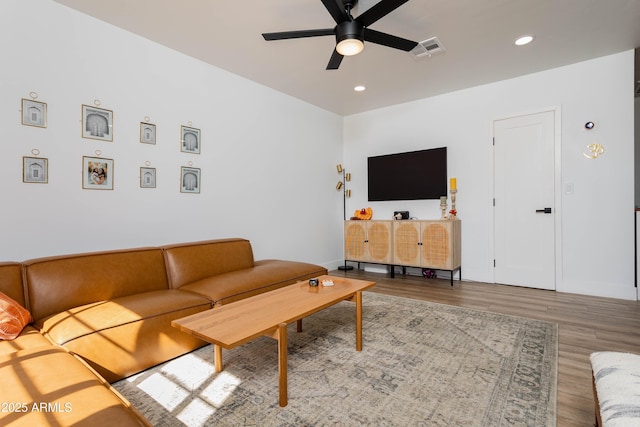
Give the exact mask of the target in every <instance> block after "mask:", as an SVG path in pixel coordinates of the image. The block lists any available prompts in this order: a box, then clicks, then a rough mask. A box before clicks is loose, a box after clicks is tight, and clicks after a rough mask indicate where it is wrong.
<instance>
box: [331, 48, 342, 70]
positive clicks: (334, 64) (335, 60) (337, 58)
mask: <svg viewBox="0 0 640 427" xmlns="http://www.w3.org/2000/svg"><path fill="white" fill-rule="evenodd" d="M342 58H344V56H342V55H341V54H339V53H338V51H337V50H335V49H334V50H333V54H332V55H331V59H329V63H328V64H327V70H337V69H338V68H339V67H340V63H341V62H342Z"/></svg>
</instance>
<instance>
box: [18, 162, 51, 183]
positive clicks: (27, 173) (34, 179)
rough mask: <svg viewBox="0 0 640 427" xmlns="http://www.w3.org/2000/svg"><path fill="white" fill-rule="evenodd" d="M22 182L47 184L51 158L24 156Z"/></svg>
mask: <svg viewBox="0 0 640 427" xmlns="http://www.w3.org/2000/svg"><path fill="white" fill-rule="evenodd" d="M22 182H26V183H29V184H34V183H35V184H47V183H48V182H49V160H48V159H45V158H42V157H23V158H22Z"/></svg>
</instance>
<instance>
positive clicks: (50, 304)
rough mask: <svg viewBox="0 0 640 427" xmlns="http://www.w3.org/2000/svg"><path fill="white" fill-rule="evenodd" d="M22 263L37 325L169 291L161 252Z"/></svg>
mask: <svg viewBox="0 0 640 427" xmlns="http://www.w3.org/2000/svg"><path fill="white" fill-rule="evenodd" d="M23 264H24V265H25V279H26V280H25V286H26V287H27V290H28V292H27V293H28V295H29V304H28V305H27V306H26V307H28V308H29V309H30V311H31V315H32V316H33V319H34V320H36V321H37V320H39V319H43V318H45V317H48V316H51V315H52V314H54V313H61V312H63V311H65V310H67V309H69V308H73V307H79V306H83V305H86V304H91V303H94V302H99V301H105V300H109V299H113V298H119V297H123V296H127V295H134V294H139V293H142V292H150V291H157V290H162V289H165V290H166V289H169V284H168V282H167V274H166V269H165V265H164V255H163V253H162V250H161V249H159V248H139V249H127V250H120V251H106V252H93V253H84V254H76V255H63V256H56V257H48V258H40V259H34V260H29V261H25V262H24V263H23Z"/></svg>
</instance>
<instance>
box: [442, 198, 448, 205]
mask: <svg viewBox="0 0 640 427" xmlns="http://www.w3.org/2000/svg"><path fill="white" fill-rule="evenodd" d="M440 204H441V205H446V204H447V196H441V197H440Z"/></svg>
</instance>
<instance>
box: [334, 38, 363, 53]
mask: <svg viewBox="0 0 640 427" xmlns="http://www.w3.org/2000/svg"><path fill="white" fill-rule="evenodd" d="M363 49H364V43H363V42H362V40H358V39H355V38H354V39H344V40H342V41H340V42H339V43H338V44H337V45H336V50H337V51H338V53H339V54H340V55H343V56H353V55H357V54H359V53H360V52H362V50H363Z"/></svg>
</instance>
